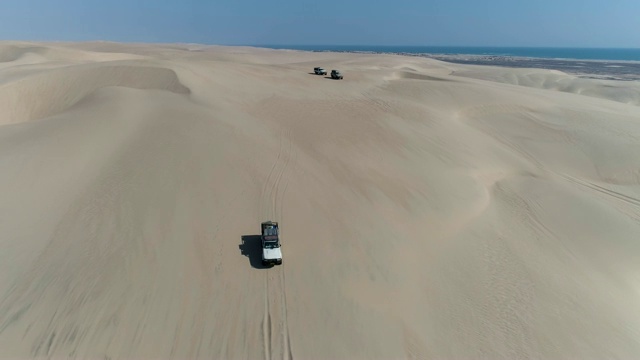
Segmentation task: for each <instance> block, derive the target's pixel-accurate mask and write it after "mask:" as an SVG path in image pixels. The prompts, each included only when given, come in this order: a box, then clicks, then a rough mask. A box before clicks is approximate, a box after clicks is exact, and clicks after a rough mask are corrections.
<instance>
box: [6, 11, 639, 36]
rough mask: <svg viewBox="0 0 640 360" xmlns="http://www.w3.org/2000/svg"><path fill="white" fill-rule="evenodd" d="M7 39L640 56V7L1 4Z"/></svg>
mask: <svg viewBox="0 0 640 360" xmlns="http://www.w3.org/2000/svg"><path fill="white" fill-rule="evenodd" d="M0 39H2V40H64V41H79V40H111V41H127V42H192V43H205V44H231V45H240V44H243V45H265V44H269V45H280V44H282V45H435V46H446V45H451V46H560V47H634V48H640V1H639V0H608V1H605V0H597V1H596V0H582V1H579V0H528V1H522V0H511V1H507V0H484V1H481V0H449V1H447V0H422V1H420V0H416V1H411V0H394V1H389V0H380V1H375V0H369V1H362V0H355V1H336V0H325V1H307V0H271V1H267V0H235V1H233V0H211V1H205V0H183V1H178V0H173V1H170V0H155V1H150V0H141V1H135V0H128V1H127V0H102V1H95V0H84V1H81V0H58V1H55V0H0Z"/></svg>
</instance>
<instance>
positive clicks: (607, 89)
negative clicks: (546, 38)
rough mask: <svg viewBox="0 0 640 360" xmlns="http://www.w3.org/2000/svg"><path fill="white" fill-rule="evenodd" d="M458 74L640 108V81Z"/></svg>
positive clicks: (548, 73)
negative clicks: (639, 106)
mask: <svg viewBox="0 0 640 360" xmlns="http://www.w3.org/2000/svg"><path fill="white" fill-rule="evenodd" d="M455 75H457V76H464V77H470V78H475V79H482V80H489V81H496V82H501V83H506V84H513V85H520V86H528V87H533V88H538V89H546V90H557V91H562V92H568V93H573V94H580V95H586V96H592V97H597V98H603V99H607V100H613V101H617V102H621V103H625V104H631V105H636V106H637V105H640V84H638V82H637V81H628V82H627V81H615V80H598V81H593V79H584V78H579V77H576V76H573V75H569V74H565V73H563V72H560V71H554V70H540V69H513V68H499V67H481V68H480V69H477V68H471V69H460V70H458V71H456V72H455Z"/></svg>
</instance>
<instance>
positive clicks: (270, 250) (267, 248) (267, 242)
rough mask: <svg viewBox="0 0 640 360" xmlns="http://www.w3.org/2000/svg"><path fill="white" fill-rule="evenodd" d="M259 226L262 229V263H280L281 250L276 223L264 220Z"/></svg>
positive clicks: (265, 264)
mask: <svg viewBox="0 0 640 360" xmlns="http://www.w3.org/2000/svg"><path fill="white" fill-rule="evenodd" d="M260 227H261V229H262V265H264V266H271V265H273V264H276V265H281V264H282V250H280V238H279V232H278V223H277V222H275V221H265V222H263V223H262V224H261V226H260Z"/></svg>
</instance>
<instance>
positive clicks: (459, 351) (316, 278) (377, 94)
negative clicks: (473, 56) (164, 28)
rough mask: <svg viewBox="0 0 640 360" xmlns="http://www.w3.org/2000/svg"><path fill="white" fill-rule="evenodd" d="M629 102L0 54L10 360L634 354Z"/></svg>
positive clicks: (507, 78)
mask: <svg viewBox="0 0 640 360" xmlns="http://www.w3.org/2000/svg"><path fill="white" fill-rule="evenodd" d="M315 66H322V67H324V68H325V69H327V70H329V71H330V70H331V69H339V70H341V71H342V72H343V73H344V76H345V78H344V80H342V81H335V80H331V79H328V78H326V77H324V76H317V75H312V74H310V73H312V69H313V67H315ZM638 94H640V84H639V83H638V82H615V81H608V82H607V81H602V80H595V79H577V78H574V77H572V76H571V75H568V74H563V73H559V72H557V71H548V70H540V69H537V70H527V69H517V70H516V69H507V68H491V67H480V66H471V65H457V64H451V63H444V62H440V61H436V60H433V59H426V58H417V57H403V56H395V55H373V54H371V55H368V54H346V53H310V52H300V51H286V50H279V51H276V50H266V49H256V48H245V47H221V46H202V45H192V44H173V45H170V44H154V45H149V44H116V43H107V42H93V43H24V42H2V43H0V358H23V359H24V358H67V357H76V358H84V359H90V358H112V359H116V358H118V359H120V358H146V359H161V358H164V359H167V358H181V359H197V358H200V359H266V360H275V359H517V358H542V359H570V358H571V359H604V358H620V359H632V358H637V357H638V354H640V107H638V105H639V104H640V101H639V100H640V96H639V95H638ZM265 220H274V221H278V222H279V223H280V227H281V240H282V252H283V257H284V261H283V265H281V266H276V267H273V268H267V269H265V268H262V267H261V265H260V254H259V251H260V250H259V244H258V242H257V241H258V240H257V237H256V235H258V234H259V233H260V222H262V221H265Z"/></svg>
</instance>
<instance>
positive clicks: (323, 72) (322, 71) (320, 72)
mask: <svg viewBox="0 0 640 360" xmlns="http://www.w3.org/2000/svg"><path fill="white" fill-rule="evenodd" d="M313 72H314V73H316V75H327V70H325V69H323V68H321V67H315V68H313Z"/></svg>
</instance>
